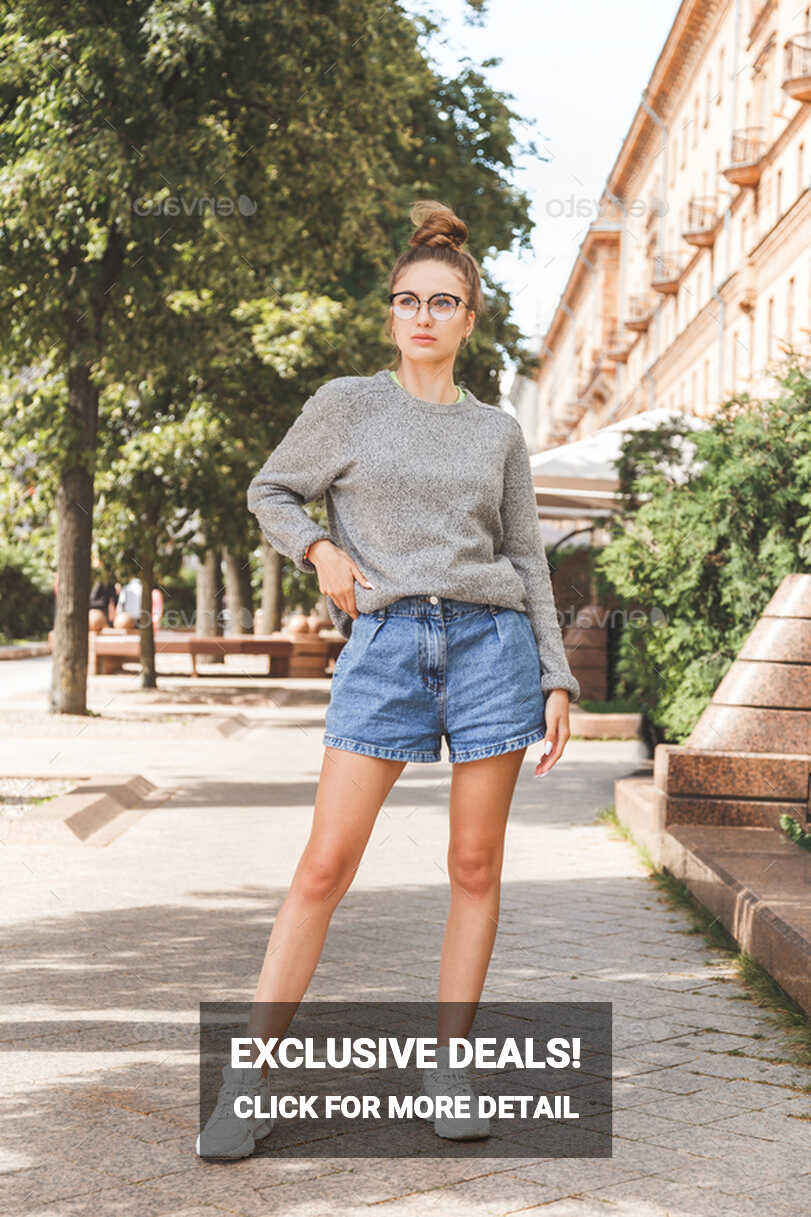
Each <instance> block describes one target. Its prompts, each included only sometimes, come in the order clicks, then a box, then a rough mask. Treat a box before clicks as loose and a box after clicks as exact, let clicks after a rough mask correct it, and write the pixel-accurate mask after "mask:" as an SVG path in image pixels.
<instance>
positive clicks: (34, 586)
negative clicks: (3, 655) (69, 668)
mask: <svg viewBox="0 0 811 1217" xmlns="http://www.w3.org/2000/svg"><path fill="white" fill-rule="evenodd" d="M53 616H54V594H53V575H52V573H51V571H50V570H49V569H48V567H47V566H46V564H45V563H44V562H43V561H42V560H41V559H40V558H39V557H37V555H36V553H34V551H33V550H30V549H27V548H26V547H25V546H23V545H19V544H8V543H5V544H3V543H0V642H2V643H9V642H11V641H12V640H13V639H16V638H30V639H40V638H45V637H47V634H48V630H50V629H51V628H52V627H53Z"/></svg>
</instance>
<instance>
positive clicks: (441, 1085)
mask: <svg viewBox="0 0 811 1217" xmlns="http://www.w3.org/2000/svg"><path fill="white" fill-rule="evenodd" d="M429 1076H430V1075H429ZM433 1076H434V1082H435V1086H436V1090H437V1092H438V1093H441V1094H469V1093H470V1092H471V1090H472V1087H471V1085H470V1078H469V1077H468V1076H467V1074H466V1073H465V1071H464V1070H463V1069H437V1070H435V1071H434V1075H433Z"/></svg>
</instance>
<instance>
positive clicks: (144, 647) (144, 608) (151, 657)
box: [138, 557, 158, 689]
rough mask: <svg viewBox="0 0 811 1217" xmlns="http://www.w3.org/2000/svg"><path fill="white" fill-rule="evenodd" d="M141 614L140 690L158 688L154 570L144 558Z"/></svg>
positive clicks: (139, 619)
mask: <svg viewBox="0 0 811 1217" xmlns="http://www.w3.org/2000/svg"><path fill="white" fill-rule="evenodd" d="M140 576H141V612H140V613H139V615H138V633H139V634H140V636H141V688H142V689H156V688H157V687H158V681H157V676H156V672H155V631H154V629H153V626H152V588H153V587H154V585H155V569H154V564H153V562H152V559H151V558H150V557H144V560H143V564H142V566H141V570H140Z"/></svg>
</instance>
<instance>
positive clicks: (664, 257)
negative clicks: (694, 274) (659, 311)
mask: <svg viewBox="0 0 811 1217" xmlns="http://www.w3.org/2000/svg"><path fill="white" fill-rule="evenodd" d="M683 274H684V258H683V256H682V254H654V256H653V259H652V263H651V280H650V285H651V287H652V288H653V290H654V291H655V292H660V293H661V294H662V295H663V296H675V294H676V292H677V291H678V290H679V284H680V283H681V277H682V275H683Z"/></svg>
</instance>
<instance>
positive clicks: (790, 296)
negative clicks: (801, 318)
mask: <svg viewBox="0 0 811 1217" xmlns="http://www.w3.org/2000/svg"><path fill="white" fill-rule="evenodd" d="M793 341H794V279H793V278H791V279H789V281H788V287H787V288H786V342H788V343H791V342H793Z"/></svg>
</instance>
